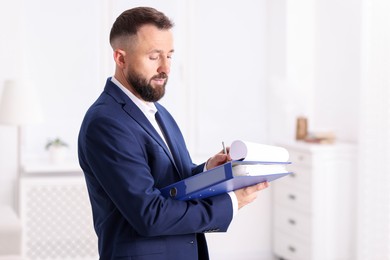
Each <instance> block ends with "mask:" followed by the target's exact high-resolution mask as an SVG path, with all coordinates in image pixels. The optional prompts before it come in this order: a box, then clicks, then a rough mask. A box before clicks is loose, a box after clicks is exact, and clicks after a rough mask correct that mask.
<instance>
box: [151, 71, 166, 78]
mask: <svg viewBox="0 0 390 260" xmlns="http://www.w3.org/2000/svg"><path fill="white" fill-rule="evenodd" d="M166 78H168V75H167V74H166V73H165V72H161V73H160V74H158V75H154V76H153V77H152V78H151V79H166Z"/></svg>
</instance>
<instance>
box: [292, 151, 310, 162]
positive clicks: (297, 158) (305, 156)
mask: <svg viewBox="0 0 390 260" xmlns="http://www.w3.org/2000/svg"><path fill="white" fill-rule="evenodd" d="M289 154H290V159H289V161H291V162H292V163H293V164H295V165H311V164H312V156H311V154H310V153H307V152H299V151H291V150H290V151H289Z"/></svg>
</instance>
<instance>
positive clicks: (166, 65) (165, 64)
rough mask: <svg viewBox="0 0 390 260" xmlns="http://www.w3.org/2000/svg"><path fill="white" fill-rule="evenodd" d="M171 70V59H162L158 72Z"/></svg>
mask: <svg viewBox="0 0 390 260" xmlns="http://www.w3.org/2000/svg"><path fill="white" fill-rule="evenodd" d="M170 71H171V61H170V60H169V59H168V58H164V59H161V63H160V66H159V67H158V69H157V72H158V73H165V74H167V75H168V74H169V72H170Z"/></svg>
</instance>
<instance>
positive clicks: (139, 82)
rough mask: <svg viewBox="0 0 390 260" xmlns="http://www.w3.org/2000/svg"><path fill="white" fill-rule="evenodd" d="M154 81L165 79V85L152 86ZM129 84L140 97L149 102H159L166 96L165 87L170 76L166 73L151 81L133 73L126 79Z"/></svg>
mask: <svg viewBox="0 0 390 260" xmlns="http://www.w3.org/2000/svg"><path fill="white" fill-rule="evenodd" d="M153 79H165V82H164V84H163V85H156V86H155V87H153V86H152V84H151V82H152V80H153ZM126 80H127V83H129V84H130V86H132V87H133V89H134V90H135V92H136V93H137V94H138V95H140V97H141V98H142V99H143V100H144V101H147V102H157V101H158V100H160V99H161V98H162V97H163V96H164V94H165V85H166V84H167V82H168V75H167V74H166V73H164V72H162V73H160V74H158V75H155V76H153V77H152V78H150V79H149V80H147V79H146V78H144V77H143V76H141V75H139V74H137V73H135V72H132V73H129V75H128V76H127V78H126Z"/></svg>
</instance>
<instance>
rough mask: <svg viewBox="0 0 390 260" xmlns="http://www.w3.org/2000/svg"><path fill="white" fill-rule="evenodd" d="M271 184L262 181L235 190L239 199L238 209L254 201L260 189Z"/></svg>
mask: <svg viewBox="0 0 390 260" xmlns="http://www.w3.org/2000/svg"><path fill="white" fill-rule="evenodd" d="M268 186H269V184H268V182H262V183H259V184H256V185H253V186H248V187H245V188H242V189H239V190H235V191H234V193H235V194H236V197H237V201H238V209H241V208H242V207H244V206H246V205H248V204H249V203H251V202H253V201H254V200H255V199H256V198H257V194H258V192H259V191H261V190H263V189H265V188H267V187H268Z"/></svg>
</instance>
